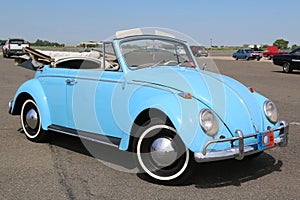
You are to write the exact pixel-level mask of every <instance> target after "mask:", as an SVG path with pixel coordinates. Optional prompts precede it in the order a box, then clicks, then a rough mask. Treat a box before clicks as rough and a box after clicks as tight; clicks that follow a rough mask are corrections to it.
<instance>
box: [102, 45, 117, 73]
mask: <svg viewBox="0 0 300 200" xmlns="http://www.w3.org/2000/svg"><path fill="white" fill-rule="evenodd" d="M104 51H105V58H104V69H105V70H106V71H120V70H121V68H120V65H119V62H118V58H117V56H116V53H115V50H114V47H113V44H112V43H104Z"/></svg>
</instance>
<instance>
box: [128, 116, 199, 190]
mask: <svg viewBox="0 0 300 200" xmlns="http://www.w3.org/2000/svg"><path fill="white" fill-rule="evenodd" d="M133 144H134V147H135V148H136V158H137V162H138V166H139V168H140V170H141V175H142V177H143V178H146V179H149V178H150V179H151V180H152V181H155V182H159V183H161V184H166V185H177V184H181V183H183V182H184V181H185V180H186V179H187V178H188V177H189V175H190V174H191V173H192V171H193V170H192V167H193V165H194V162H195V161H194V160H193V158H192V153H190V151H189V149H188V148H187V147H186V146H185V145H184V143H183V142H182V140H181V138H180V137H179V136H178V134H177V132H176V130H175V129H174V128H173V127H171V126H169V125H165V124H164V123H163V121H162V120H160V119H157V118H155V119H152V120H150V122H148V123H147V125H145V126H143V127H141V128H140V129H139V130H138V136H137V137H136V138H135V139H134V143H133Z"/></svg>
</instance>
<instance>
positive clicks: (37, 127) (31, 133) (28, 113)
mask: <svg viewBox="0 0 300 200" xmlns="http://www.w3.org/2000/svg"><path fill="white" fill-rule="evenodd" d="M21 123H22V128H23V130H24V132H25V135H26V137H27V139H28V140H30V141H33V142H43V141H45V140H46V133H45V131H44V130H43V129H42V125H41V117H40V113H39V109H38V107H37V105H36V103H35V102H34V101H33V100H32V99H28V100H26V101H25V102H24V103H23V106H22V110H21Z"/></svg>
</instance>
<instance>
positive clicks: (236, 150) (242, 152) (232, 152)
mask: <svg viewBox="0 0 300 200" xmlns="http://www.w3.org/2000/svg"><path fill="white" fill-rule="evenodd" d="M272 131H273V132H274V131H280V133H279V135H278V137H276V138H274V145H273V146H271V147H266V148H264V149H257V144H253V145H249V146H244V139H246V138H250V137H257V136H258V135H260V134H263V133H267V132H272ZM288 132H289V124H288V123H287V122H285V121H280V126H279V127H278V128H274V129H270V130H268V131H266V132H262V133H254V134H250V135H246V136H244V135H243V132H242V131H240V130H237V131H236V133H237V134H238V136H237V137H232V138H225V139H218V140H211V141H209V142H207V143H206V144H205V145H204V147H203V150H202V152H198V153H197V152H195V153H194V157H195V160H196V162H199V163H200V162H210V161H217V160H225V159H230V158H235V159H237V160H242V159H243V158H244V157H245V156H248V155H251V154H255V153H258V152H260V151H264V150H266V149H270V148H273V147H276V146H280V147H285V146H287V144H288ZM234 141H238V145H237V146H236V147H233V148H230V149H225V150H220V151H210V152H207V149H208V147H209V146H210V145H211V144H217V143H222V142H230V143H231V144H232V143H233V142H234Z"/></svg>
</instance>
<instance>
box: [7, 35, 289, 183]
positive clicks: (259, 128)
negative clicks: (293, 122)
mask: <svg viewBox="0 0 300 200" xmlns="http://www.w3.org/2000/svg"><path fill="white" fill-rule="evenodd" d="M179 50H180V52H178V51H179ZM28 51H29V52H31V53H33V54H34V51H33V50H32V51H30V49H28ZM98 53H99V57H98V58H93V59H92V58H87V57H82V58H78V57H77V58H70V57H68V58H62V59H59V60H56V61H54V60H53V59H50V58H49V57H47V56H46V55H42V56H41V55H40V58H37V57H38V56H37V55H36V56H32V58H33V61H34V62H32V63H33V64H34V66H36V67H37V71H36V74H35V77H34V78H33V79H31V80H28V81H27V82H25V83H23V84H22V85H21V86H20V88H19V89H18V91H17V92H16V95H15V97H14V99H13V100H11V101H10V103H9V113H10V114H12V115H20V116H21V123H22V127H23V130H24V132H25V135H26V137H27V138H28V139H29V140H31V141H34V142H40V141H44V140H46V138H47V131H54V132H58V133H64V134H68V135H73V136H78V137H80V138H82V139H85V140H92V141H96V142H99V143H104V144H108V145H110V146H114V147H117V148H119V149H120V150H122V151H130V152H133V154H134V155H135V156H136V160H137V163H138V167H139V168H140V170H141V173H142V174H143V175H145V176H147V177H148V178H151V179H153V180H156V181H158V182H161V183H163V184H178V183H180V182H182V181H184V180H185V179H186V178H187V177H188V175H189V174H191V172H192V169H194V170H197V169H195V168H194V166H195V163H196V162H198V163H201V162H210V161H216V160H224V159H230V158H235V159H238V160H242V159H243V158H244V157H246V156H249V155H252V154H253V155H255V154H258V153H260V152H262V151H264V150H266V149H269V148H273V147H277V146H280V147H283V146H286V145H287V142H288V123H286V122H285V121H279V120H278V112H277V109H276V106H275V104H274V103H273V102H272V101H270V100H269V99H267V98H266V97H264V96H262V95H260V94H258V93H257V92H255V91H254V90H253V89H252V88H247V87H245V86H244V85H242V84H241V83H239V82H237V81H236V80H233V79H231V78H229V77H226V76H223V75H220V74H216V73H212V72H208V71H204V70H201V69H200V68H199V66H198V64H197V62H196V60H195V58H194V57H193V56H192V52H191V50H190V48H189V45H188V44H187V42H185V41H182V40H179V39H176V38H173V37H171V36H166V35H163V34H159V32H157V34H153V35H145V34H139V33H138V34H134V35H126V34H124V33H123V34H119V35H118V36H117V37H116V38H115V39H113V40H111V41H104V42H102V43H101V49H100V50H99V52H98ZM36 58H37V59H36ZM35 59H36V60H35ZM47 59H48V61H49V62H48V63H47V62H46V61H47ZM45 62H46V65H45ZM37 63H38V64H37Z"/></svg>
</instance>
